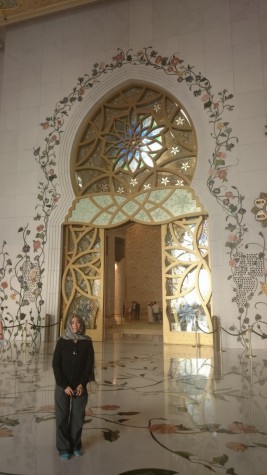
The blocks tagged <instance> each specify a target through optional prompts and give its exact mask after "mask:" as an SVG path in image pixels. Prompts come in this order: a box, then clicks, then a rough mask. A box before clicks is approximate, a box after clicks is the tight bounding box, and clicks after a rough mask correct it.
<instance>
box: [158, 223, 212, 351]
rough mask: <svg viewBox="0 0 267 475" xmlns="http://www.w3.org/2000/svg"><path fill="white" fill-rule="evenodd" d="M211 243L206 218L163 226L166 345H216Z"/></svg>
mask: <svg viewBox="0 0 267 475" xmlns="http://www.w3.org/2000/svg"><path fill="white" fill-rule="evenodd" d="M208 244H209V243H208V226H207V218H206V217H205V216H198V217H195V218H193V217H191V218H183V219H180V220H176V221H173V222H171V223H168V224H165V225H163V226H162V296H163V309H164V316H163V334H164V342H165V343H178V344H182V345H192V346H197V347H198V346H202V345H205V346H213V336H212V323H211V275H210V266H209V245H208Z"/></svg>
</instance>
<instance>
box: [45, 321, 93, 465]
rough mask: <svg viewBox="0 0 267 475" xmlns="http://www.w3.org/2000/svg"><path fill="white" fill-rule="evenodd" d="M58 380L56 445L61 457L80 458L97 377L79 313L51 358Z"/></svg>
mask: <svg viewBox="0 0 267 475" xmlns="http://www.w3.org/2000/svg"><path fill="white" fill-rule="evenodd" d="M52 366H53V371H54V376H55V380H56V389H55V411H56V447H57V450H58V453H59V456H60V458H61V459H62V460H68V459H69V458H70V457H71V455H72V454H74V455H76V456H77V457H79V456H80V455H81V448H82V441H81V437H82V426H83V423H84V418H85V407H86V404H87V400H88V393H87V387H86V385H87V383H89V382H90V381H94V380H95V375H94V348H93V343H92V340H91V338H89V337H88V336H86V335H85V324H84V321H83V319H82V318H81V317H80V316H79V315H76V314H74V315H72V316H71V317H69V318H68V321H67V325H66V331H65V335H64V336H62V337H60V338H59V339H58V341H57V343H56V347H55V350H54V354H53V361H52Z"/></svg>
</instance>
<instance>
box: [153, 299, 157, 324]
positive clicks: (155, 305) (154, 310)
mask: <svg viewBox="0 0 267 475" xmlns="http://www.w3.org/2000/svg"><path fill="white" fill-rule="evenodd" d="M152 312H153V317H154V321H155V323H158V322H159V306H158V304H157V302H154V303H153V306H152Z"/></svg>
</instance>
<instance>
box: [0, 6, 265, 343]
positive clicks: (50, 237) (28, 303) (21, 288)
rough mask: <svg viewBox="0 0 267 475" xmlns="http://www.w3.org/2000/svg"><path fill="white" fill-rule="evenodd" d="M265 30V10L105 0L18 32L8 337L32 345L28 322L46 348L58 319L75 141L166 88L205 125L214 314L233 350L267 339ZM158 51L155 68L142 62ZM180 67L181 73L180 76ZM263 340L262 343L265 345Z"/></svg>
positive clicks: (7, 125) (8, 44)
mask: <svg viewBox="0 0 267 475" xmlns="http://www.w3.org/2000/svg"><path fill="white" fill-rule="evenodd" d="M266 31H267V3H266V1H264V0H254V1H252V0H251V1H250V0H218V1H217V0H165V1H164V2H162V0H117V1H114V2H108V1H107V2H105V1H104V2H102V3H100V4H97V5H90V6H87V7H84V8H79V9H77V10H76V11H69V12H65V13H63V14H57V15H56V16H54V17H53V16H51V17H50V16H49V17H47V18H42V19H38V20H36V21H33V22H29V23H22V24H18V25H15V26H12V27H10V28H7V31H6V39H5V49H4V52H3V62H2V63H1V58H0V64H3V67H2V68H1V66H0V73H1V80H0V83H2V104H1V112H0V114H1V115H0V123H1V128H0V170H1V173H0V198H1V208H0V243H3V244H2V247H1V254H0V258H1V263H0V271H1V274H0V280H1V282H0V300H1V308H2V318H4V322H5V323H6V326H8V327H9V329H8V330H7V333H6V335H7V337H10V338H21V336H22V333H21V331H22V330H21V326H19V325H20V324H21V323H24V321H26V320H27V321H28V322H29V324H30V326H31V325H32V326H31V333H33V336H34V337H35V336H36V335H35V332H36V328H35V327H34V326H33V325H35V324H37V325H41V323H42V322H43V317H44V315H45V314H46V313H50V314H52V315H53V316H54V318H55V320H56V319H57V317H58V314H59V296H60V269H61V224H62V222H63V221H64V217H65V215H66V214H67V211H68V209H69V207H70V206H71V203H72V200H73V198H74V193H73V190H72V187H71V181H70V177H69V169H70V167H69V163H70V156H71V150H72V144H73V140H74V138H75V135H76V133H77V130H78V129H79V125H80V124H81V122H82V120H83V118H84V117H85V116H86V114H87V113H88V111H89V110H90V108H92V107H93V106H95V104H96V103H97V101H99V100H101V97H103V95H105V94H107V93H108V92H109V91H110V90H112V89H115V88H116V87H118V86H119V85H120V84H121V83H123V82H125V81H129V80H131V79H134V80H144V81H147V82H150V83H152V84H153V83H154V84H157V85H158V86H160V87H162V88H164V89H166V90H168V91H169V92H170V93H171V94H172V95H174V96H176V97H177V98H179V100H180V101H181V102H182V104H183V105H184V107H185V108H186V110H187V111H188V113H189V114H190V116H191V119H192V120H193V123H194V126H195V129H196V134H197V140H198V165H197V170H196V174H195V177H194V181H193V183H192V184H193V187H194V190H195V192H196V194H197V195H198V196H199V198H200V201H201V202H202V204H203V205H204V207H205V209H206V210H207V212H208V214H209V216H210V240H211V266H212V285H213V305H214V313H215V314H216V315H218V316H220V317H221V321H222V325H223V327H224V328H225V329H227V330H228V332H229V333H226V332H225V333H224V334H223V339H224V344H225V345H226V346H228V347H235V346H239V345H240V344H246V343H245V342H244V341H243V342H242V341H241V342H240V341H238V339H237V338H236V337H234V336H233V335H236V334H237V333H240V332H241V331H243V329H245V328H248V325H253V328H255V330H256V329H257V333H258V334H259V335H261V334H262V333H263V334H264V333H265V332H266V333H267V331H266V324H265V323H264V315H265V309H266V304H267V286H266V275H267V271H266V251H265V240H264V238H265V237H266V228H265V227H264V226H262V223H260V222H258V221H256V219H255V213H253V212H251V209H252V208H253V206H254V200H255V199H256V198H257V197H258V196H259V195H260V193H265V192H266V160H265V157H266V140H267V137H266V135H265V129H264V126H265V124H266V100H267V46H266V44H267V43H266ZM150 46H151V49H148V50H146V51H147V54H148V56H147V57H148V58H149V63H148V64H147V65H146V64H145V62H144V61H143V60H141V57H142V55H141V53H140V51H144V48H148V47H150ZM118 48H119V50H118ZM152 51H155V54H152ZM127 52H128V53H127ZM1 54H2V53H1ZM129 55H130V56H131V58H132V60H129V59H128V56H129ZM171 58H172V59H173V58H175V59H176V60H177V58H178V59H179V60H181V62H180V63H178V65H177V64H175V65H174V66H173V64H171V62H170V61H171V60H170V59H171ZM182 61H183V62H182ZM192 68H193V69H192ZM192 71H193V72H192ZM86 74H88V76H85V75H86ZM78 78H80V79H78ZM81 78H82V79H81ZM179 78H180V79H179ZM86 79H90V81H89V82H87V83H86ZM89 83H90V84H89ZM83 86H85V87H83ZM73 88H76V89H75V91H74V89H73ZM225 91H226V92H225ZM70 98H72V99H73V101H70ZM214 114H215V115H216V114H217V116H216V118H215V115H214ZM261 321H262V323H261V324H260V329H259V328H258V325H259V323H258V322H261ZM259 335H257V334H256V333H254V334H253V335H252V337H253V345H255V346H256V347H258V348H264V347H265V341H264V339H263V338H261V336H259ZM244 338H245V337H242V338H241V340H242V339H244Z"/></svg>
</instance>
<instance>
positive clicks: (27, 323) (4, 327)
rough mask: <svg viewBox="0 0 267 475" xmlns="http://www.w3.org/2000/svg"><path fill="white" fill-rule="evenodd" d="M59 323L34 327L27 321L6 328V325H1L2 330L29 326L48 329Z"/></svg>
mask: <svg viewBox="0 0 267 475" xmlns="http://www.w3.org/2000/svg"><path fill="white" fill-rule="evenodd" d="M59 324H60V322H56V323H52V324H51V325H36V323H30V322H28V321H27V320H26V321H25V322H23V323H19V324H18V325H12V326H9V327H7V326H6V325H3V330H8V329H9V328H17V327H22V326H23V325H29V326H30V327H32V328H34V329H37V328H50V327H54V326H55V325H59Z"/></svg>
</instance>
